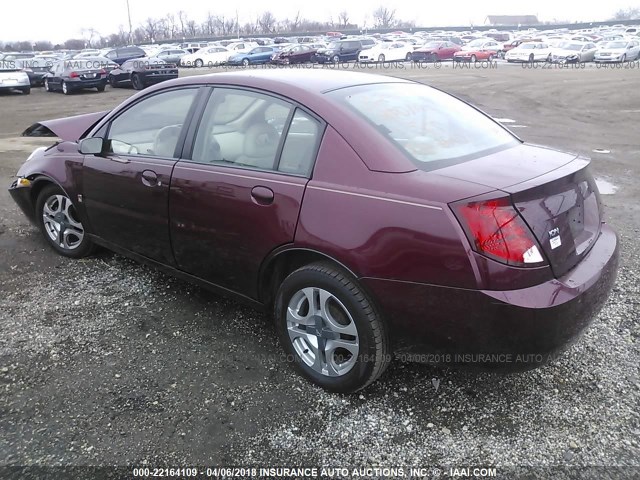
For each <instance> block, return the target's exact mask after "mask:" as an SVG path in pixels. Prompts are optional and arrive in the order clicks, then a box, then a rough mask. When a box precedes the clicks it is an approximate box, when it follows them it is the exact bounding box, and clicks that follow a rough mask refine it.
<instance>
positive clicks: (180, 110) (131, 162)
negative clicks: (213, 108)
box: [82, 87, 198, 265]
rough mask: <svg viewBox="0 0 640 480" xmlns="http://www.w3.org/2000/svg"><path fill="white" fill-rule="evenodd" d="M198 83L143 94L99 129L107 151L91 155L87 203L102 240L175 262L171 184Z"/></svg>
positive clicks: (85, 188)
mask: <svg viewBox="0 0 640 480" xmlns="http://www.w3.org/2000/svg"><path fill="white" fill-rule="evenodd" d="M197 94H198V87H188V88H184V87H183V88H179V89H172V90H165V91H161V92H158V93H153V94H149V95H146V96H144V97H143V98H141V99H140V100H138V101H137V102H135V103H134V104H132V105H131V106H130V107H128V108H127V109H126V110H124V111H123V112H122V113H120V114H119V115H117V116H116V117H114V118H113V119H111V120H110V121H109V122H108V123H107V124H105V125H104V126H102V127H100V129H99V131H98V132H97V133H96V134H95V135H94V136H96V137H102V138H105V139H106V140H107V141H106V142H105V144H106V147H107V148H106V149H105V150H106V151H105V153H104V154H102V155H87V156H85V159H84V165H83V173H82V177H83V183H82V185H83V192H82V194H83V202H84V205H85V209H86V211H87V215H88V217H89V221H90V224H91V231H92V233H95V234H96V235H98V236H99V237H101V238H102V239H103V240H105V241H107V242H109V243H111V244H113V245H116V246H118V247H121V248H125V249H127V250H130V251H132V252H135V253H137V254H140V255H143V256H145V257H147V258H150V259H152V260H156V261H158V262H160V263H163V264H167V265H173V264H174V259H173V253H172V250H171V245H170V241H169V218H168V208H169V203H168V202H169V185H170V179H171V172H172V170H173V167H174V165H175V163H176V161H177V158H178V155H179V154H180V150H181V146H182V141H183V140H182V139H183V138H184V135H183V131H185V128H186V125H187V124H188V121H189V119H190V117H191V110H192V108H193V107H194V105H195V103H196V102H195V99H196V97H197Z"/></svg>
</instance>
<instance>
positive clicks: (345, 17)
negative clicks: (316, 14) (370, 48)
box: [338, 10, 349, 28]
mask: <svg viewBox="0 0 640 480" xmlns="http://www.w3.org/2000/svg"><path fill="white" fill-rule="evenodd" d="M338 25H340V26H341V27H342V28H344V27H346V26H347V25H349V14H348V13H347V11H346V10H342V11H341V12H340V13H339V14H338Z"/></svg>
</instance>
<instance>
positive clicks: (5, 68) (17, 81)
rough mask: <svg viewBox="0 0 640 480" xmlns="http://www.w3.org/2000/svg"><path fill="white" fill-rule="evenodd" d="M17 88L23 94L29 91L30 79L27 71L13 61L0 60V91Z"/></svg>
mask: <svg viewBox="0 0 640 480" xmlns="http://www.w3.org/2000/svg"><path fill="white" fill-rule="evenodd" d="M10 90H18V91H20V92H22V93H24V94H25V95H29V94H30V93H31V81H30V80H29V76H28V75H27V72H25V71H24V70H23V69H22V68H19V67H17V66H16V65H15V62H13V61H7V62H5V61H4V60H0V92H6V91H10Z"/></svg>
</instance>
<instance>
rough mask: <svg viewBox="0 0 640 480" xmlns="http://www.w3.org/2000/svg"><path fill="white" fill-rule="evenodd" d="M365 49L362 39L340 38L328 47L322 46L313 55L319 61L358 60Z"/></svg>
mask: <svg viewBox="0 0 640 480" xmlns="http://www.w3.org/2000/svg"><path fill="white" fill-rule="evenodd" d="M362 49H363V47H362V43H361V41H360V40H338V41H335V42H331V43H330V44H329V45H327V48H320V49H318V51H317V52H316V54H315V56H314V57H313V61H315V62H318V63H338V62H348V61H350V60H357V59H358V54H359V53H360V51H361V50H362Z"/></svg>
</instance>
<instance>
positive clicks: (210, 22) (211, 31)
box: [202, 12, 217, 35]
mask: <svg viewBox="0 0 640 480" xmlns="http://www.w3.org/2000/svg"><path fill="white" fill-rule="evenodd" d="M216 26H217V22H216V17H214V16H213V14H212V13H211V12H207V19H206V20H205V21H204V22H203V23H202V33H203V34H204V35H215V33H216Z"/></svg>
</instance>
